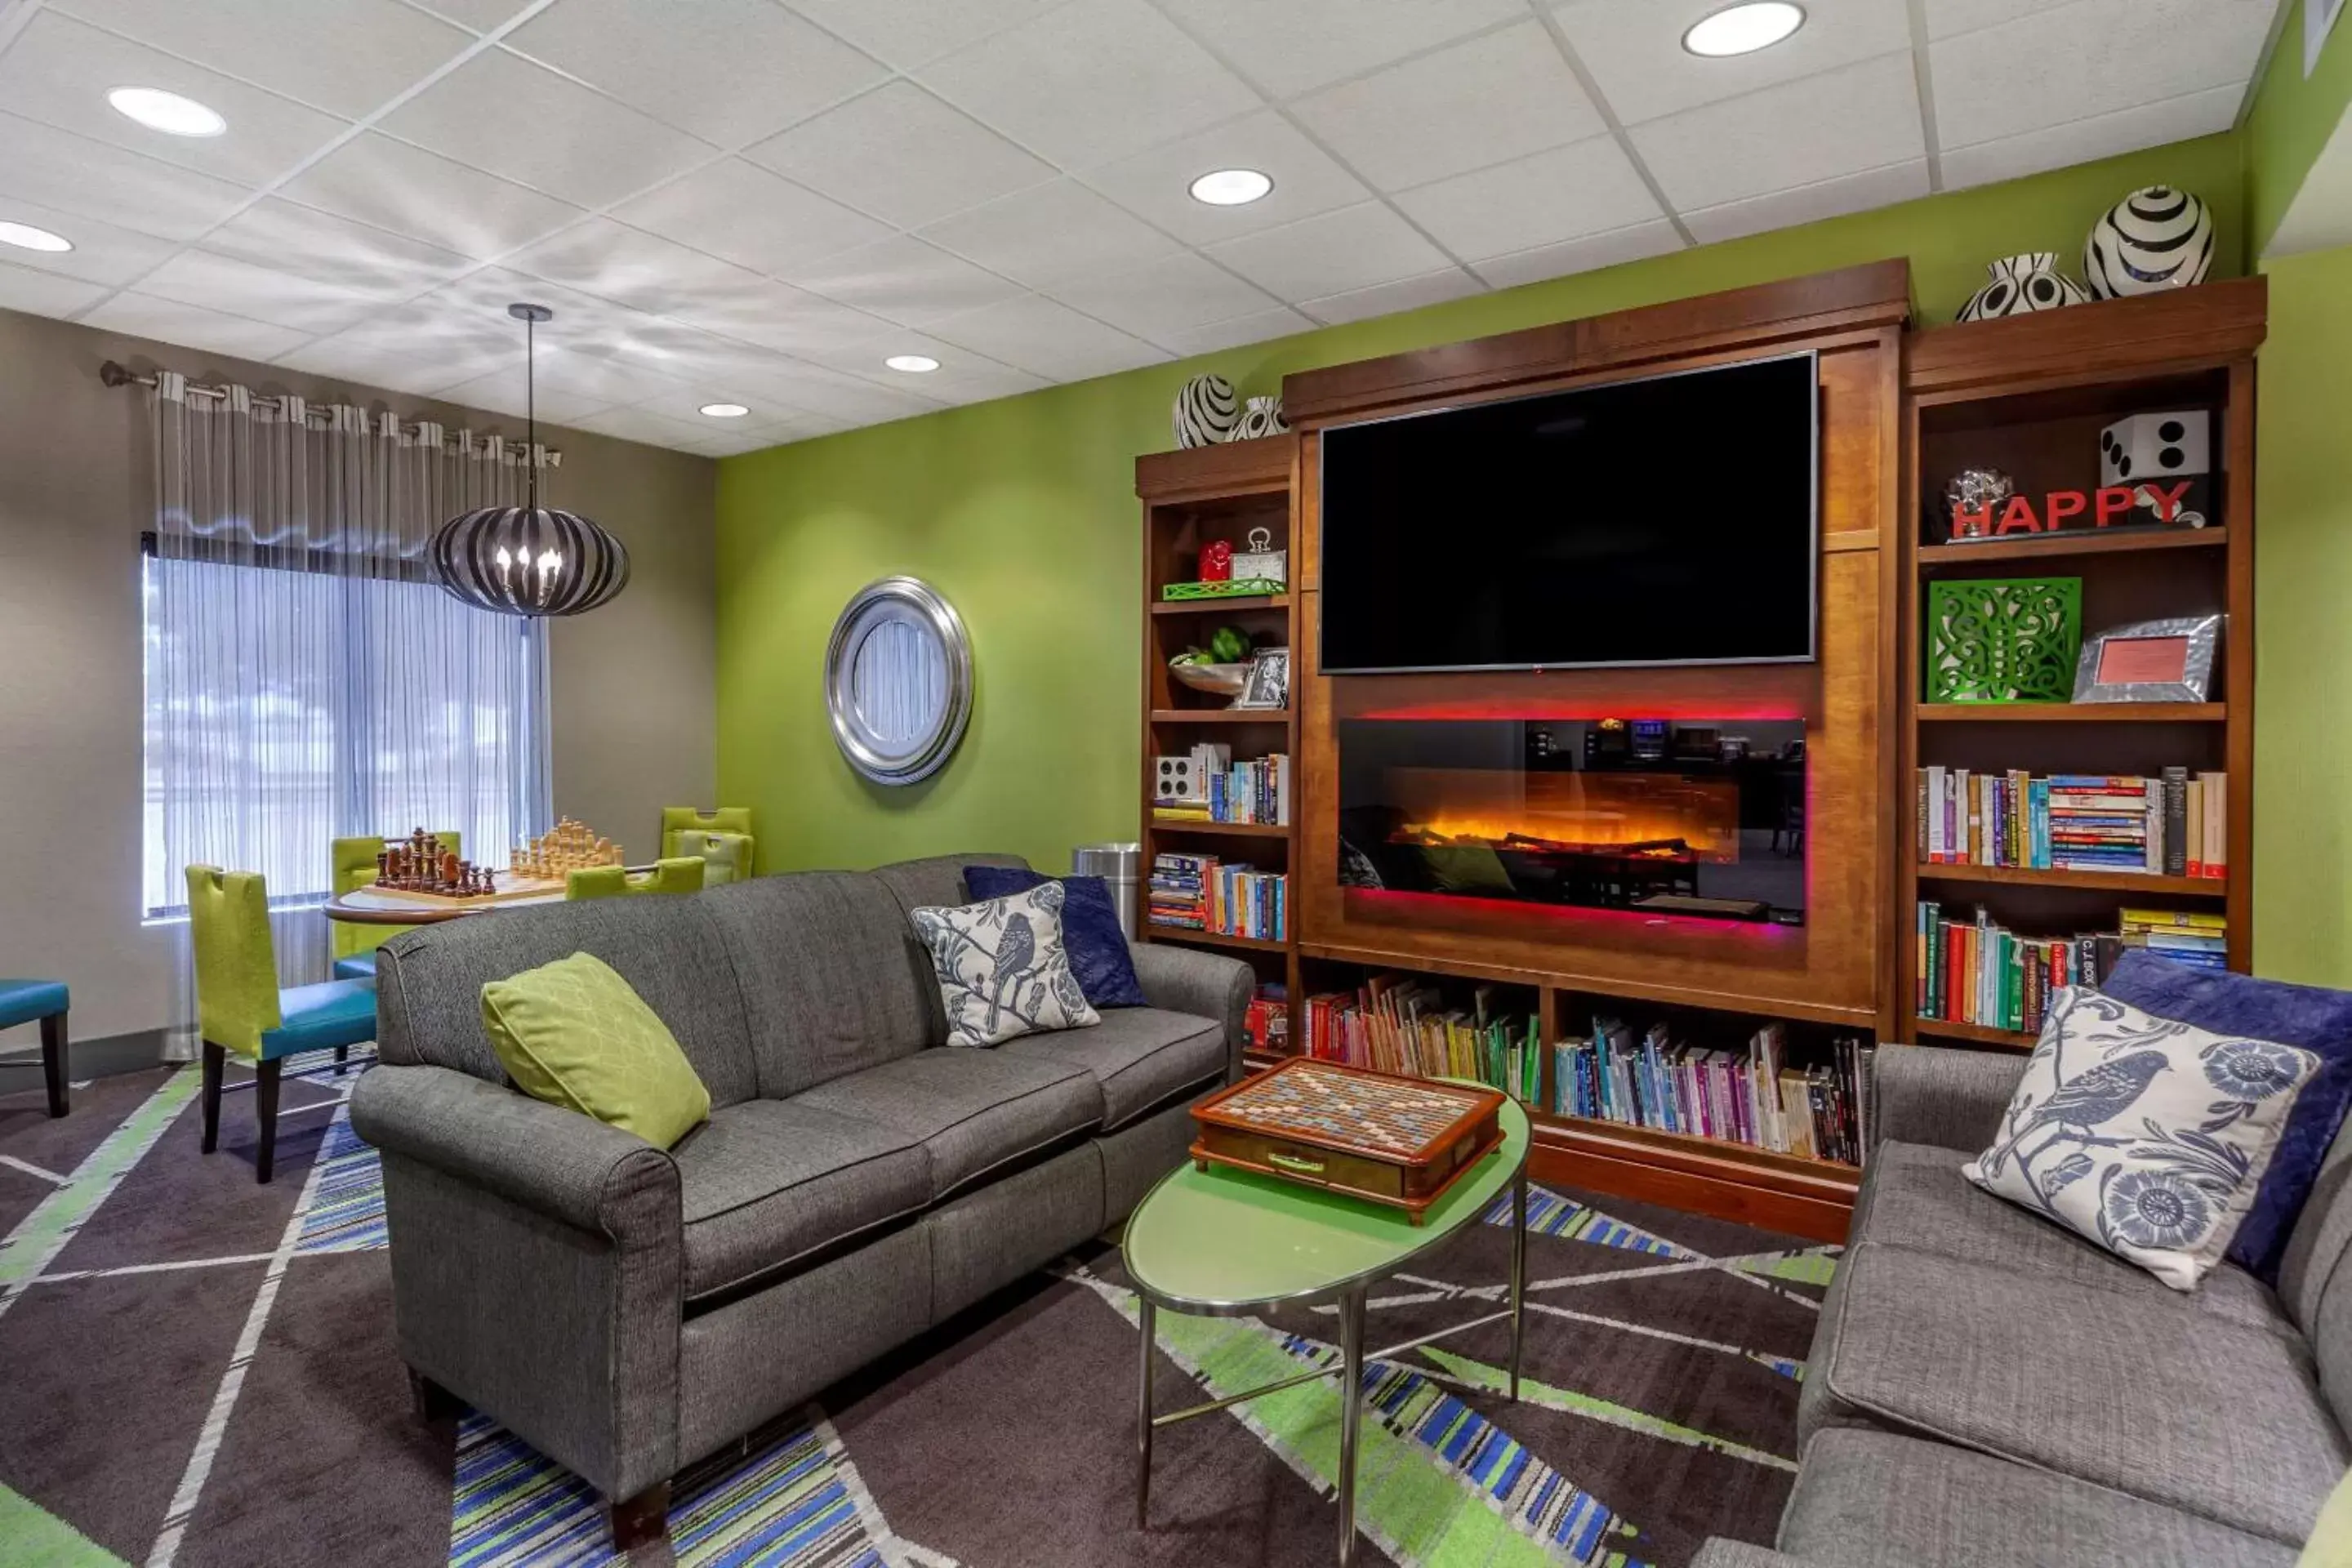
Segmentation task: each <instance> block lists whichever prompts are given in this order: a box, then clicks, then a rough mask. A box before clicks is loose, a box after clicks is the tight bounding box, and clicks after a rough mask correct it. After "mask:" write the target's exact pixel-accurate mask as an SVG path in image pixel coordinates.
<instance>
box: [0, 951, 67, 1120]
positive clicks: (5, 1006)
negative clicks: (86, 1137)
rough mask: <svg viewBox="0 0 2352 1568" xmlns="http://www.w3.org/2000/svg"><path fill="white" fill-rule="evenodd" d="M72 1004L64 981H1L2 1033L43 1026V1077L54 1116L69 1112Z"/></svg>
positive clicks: (0, 1023)
mask: <svg viewBox="0 0 2352 1568" xmlns="http://www.w3.org/2000/svg"><path fill="white" fill-rule="evenodd" d="M72 1000H73V998H72V997H71V996H70V995H69V994H68V993H67V991H66V983H65V982H64V981H62V980H0V1029H13V1028H15V1027H16V1026H17V1025H19V1024H32V1023H37V1024H39V1025H40V1026H41V1076H42V1077H44V1078H46V1079H48V1084H49V1114H50V1115H51V1116H63V1115H64V1114H65V1113H66V1109H67V1097H66V1009H67V1008H68V1006H69V1005H71V1003H72Z"/></svg>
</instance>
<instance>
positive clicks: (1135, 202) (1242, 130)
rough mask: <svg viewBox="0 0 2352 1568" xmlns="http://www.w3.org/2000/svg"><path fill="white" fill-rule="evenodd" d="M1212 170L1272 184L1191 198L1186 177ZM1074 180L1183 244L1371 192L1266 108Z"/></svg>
mask: <svg viewBox="0 0 2352 1568" xmlns="http://www.w3.org/2000/svg"><path fill="white" fill-rule="evenodd" d="M1219 169H1255V170H1257V171H1258V172H1259V173H1260V174H1265V175H1266V176H1267V177H1268V178H1270V179H1271V180H1273V181H1274V189H1273V190H1271V191H1269V192H1267V193H1266V194H1265V195H1264V196H1261V197H1259V198H1258V199H1257V200H1256V201H1254V202H1250V203H1248V204H1246V205H1242V206H1237V207H1218V206H1211V205H1209V204H1208V203H1206V202H1200V201H1194V200H1193V199H1192V182H1193V181H1194V180H1197V179H1199V178H1200V177H1201V176H1202V174H1211V173H1213V172H1214V171H1216V170H1219ZM1078 178H1080V179H1081V180H1083V181H1085V182H1086V183H1087V184H1089V185H1092V186H1093V187H1094V188H1095V189H1096V190H1097V191H1100V192H1101V193H1102V194H1103V195H1107V196H1108V197H1109V198H1110V199H1111V200H1113V201H1115V202H1117V203H1118V205H1121V206H1123V207H1125V208H1127V209H1128V211H1129V212H1131V213H1135V214H1137V215H1138V216H1142V217H1146V218H1149V219H1150V221H1151V222H1153V223H1154V224H1157V225H1158V226H1160V227H1161V228H1163V229H1165V230H1167V231H1168V232H1169V233H1170V234H1172V235H1174V236H1175V237H1177V238H1179V239H1181V240H1182V241H1184V243H1186V244H1187V245H1213V244H1215V243H1216V242H1217V241H1218V240H1221V239H1231V238H1232V237H1234V236H1235V235H1242V234H1252V233H1255V231H1257V230H1258V229H1262V228H1273V227H1275V226H1277V225H1280V224H1286V223H1295V222H1297V220H1298V219H1300V218H1303V217H1312V216H1315V215H1316V214H1317V213H1321V212H1329V211H1330V210H1331V209H1332V208H1334V207H1344V206H1350V205H1354V204H1355V203H1357V202H1360V201H1362V200H1364V199H1365V198H1366V197H1367V196H1369V195H1371V194H1372V193H1371V192H1370V190H1369V189H1367V188H1366V187H1365V185H1364V183H1363V182H1362V181H1360V180H1359V179H1357V178H1356V176H1355V175H1353V174H1349V173H1348V171H1347V170H1346V169H1345V168H1343V167H1341V166H1340V164H1339V162H1338V161H1337V160H1336V159H1334V158H1333V157H1332V156H1331V155H1330V154H1329V153H1326V152H1324V151H1323V149H1322V148H1320V147H1318V146H1317V145H1316V144H1315V143H1314V142H1313V141H1312V140H1311V139H1309V138H1308V137H1307V136H1305V135H1302V134H1301V133H1300V132H1299V131H1298V128H1297V126H1295V125H1293V124H1291V123H1290V121H1287V120H1285V119H1284V118H1283V117H1282V116H1281V115H1280V114H1277V113H1276V112H1275V111H1274V110H1271V109H1262V110H1258V111H1256V112H1255V113H1254V114H1245V115H1244V116H1242V117H1241V118H1240V119H1239V120H1229V121H1225V123H1223V125H1218V126H1213V127H1211V128H1210V129H1209V130H1206V131H1201V132H1194V133H1193V134H1192V135H1190V136H1185V137H1182V138H1180V139H1179V140H1177V141H1174V142H1168V143H1165V144H1164V145H1161V146H1159V147H1154V148H1151V149H1150V150H1149V151H1148V152H1143V153H1136V154H1135V155H1134V156H1132V157H1129V158H1123V159H1121V160H1119V161H1118V163H1109V164H1106V165H1104V166H1103V167H1101V168H1097V169H1089V170H1087V171H1086V172H1085V173H1083V174H1080V175H1079V176H1078Z"/></svg>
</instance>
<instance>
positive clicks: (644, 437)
mask: <svg viewBox="0 0 2352 1568" xmlns="http://www.w3.org/2000/svg"><path fill="white" fill-rule="evenodd" d="M713 424H716V421H713V420H705V421H703V424H702V425H690V424H688V423H687V422H686V421H685V420H683V419H673V418H670V417H669V416H667V415H664V414H656V413H654V412H653V411H652V410H650V409H646V408H607V409H606V410H604V412H603V413H602V414H591V415H589V416H587V417H586V418H584V419H578V420H574V421H573V422H572V428H574V429H577V430H585V431H588V432H589V433H590V434H592V435H596V436H612V437H617V438H619V439H620V440H624V441H636V442H640V443H642V444H644V445H645V446H648V447H667V448H668V449H669V450H671V451H674V452H683V451H688V450H690V449H692V448H693V447H698V446H699V445H701V444H703V443H705V442H707V441H709V440H711V439H712V438H713V436H712V432H711V431H709V430H708V429H705V428H704V427H703V426H704V425H713Z"/></svg>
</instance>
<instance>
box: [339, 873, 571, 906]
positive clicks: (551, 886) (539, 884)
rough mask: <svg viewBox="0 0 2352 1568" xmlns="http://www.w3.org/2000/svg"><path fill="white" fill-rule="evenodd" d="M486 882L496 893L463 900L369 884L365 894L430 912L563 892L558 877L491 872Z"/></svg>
mask: <svg viewBox="0 0 2352 1568" xmlns="http://www.w3.org/2000/svg"><path fill="white" fill-rule="evenodd" d="M490 880H491V882H492V883H493V884H494V885H495V886H496V887H497V889H498V891H496V892H494V893H477V894H474V895H473V896H472V897H470V898H463V899H459V898H453V897H451V896H450V895H449V894H447V893H425V892H418V891H415V890H414V889H408V888H383V887H377V886H375V885H374V884H373V883H371V884H369V887H368V891H369V892H371V893H373V894H374V895H375V896H376V897H378V898H383V899H399V900H403V901H404V902H407V903H413V904H422V905H424V906H425V908H427V909H434V910H478V909H484V908H488V907H489V906H492V905H496V904H506V903H513V902H515V901H516V900H521V899H545V898H560V897H562V893H563V879H562V878H561V877H557V878H554V879H549V878H545V877H518V876H516V875H514V873H512V872H511V871H496V872H493V873H491V876H490Z"/></svg>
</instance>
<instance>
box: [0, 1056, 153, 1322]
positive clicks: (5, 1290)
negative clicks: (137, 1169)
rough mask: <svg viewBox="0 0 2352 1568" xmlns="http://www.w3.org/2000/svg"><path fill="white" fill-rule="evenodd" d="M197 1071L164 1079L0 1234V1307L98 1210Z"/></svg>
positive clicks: (150, 1144)
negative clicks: (51, 1189) (4, 1234)
mask: <svg viewBox="0 0 2352 1568" xmlns="http://www.w3.org/2000/svg"><path fill="white" fill-rule="evenodd" d="M198 1076H199V1075H198V1074H197V1073H196V1072H195V1071H194V1069H193V1068H189V1069H184V1070H182V1071H180V1072H176V1073H173V1075H172V1076H171V1077H170V1078H168V1079H164V1080H163V1085H162V1086H161V1087H160V1088H158V1089H156V1090H155V1092H154V1093H153V1094H152V1095H149V1096H148V1097H147V1099H146V1100H145V1101H144V1102H143V1103H142V1104H141V1105H140V1107H139V1109H138V1110H134V1111H132V1112H131V1114H130V1115H129V1116H127V1117H125V1118H123V1121H122V1125H121V1126H120V1127H117V1128H116V1129H115V1130H114V1131H111V1132H110V1133H108V1134H107V1135H106V1137H105V1138H104V1139H103V1140H102V1141H100V1143H99V1145H98V1147H97V1148H95V1149H93V1150H91V1151H90V1152H89V1156H88V1157H87V1158H85V1159H84V1160H83V1161H82V1163H80V1164H79V1165H77V1166H75V1167H74V1169H73V1173H72V1174H71V1175H70V1176H68V1178H67V1179H66V1184H65V1185H64V1186H62V1187H59V1188H58V1190H57V1191H56V1192H54V1193H51V1194H49V1195H48V1196H47V1197H46V1198H43V1199H42V1200H41V1202H40V1204H39V1205H37V1207H35V1208H34V1210H33V1212H32V1213H31V1214H28V1215H26V1216H25V1217H24V1218H23V1219H22V1220H21V1221H19V1222H18V1223H17V1225H16V1228H15V1229H14V1230H12V1231H10V1232H9V1233H8V1236H7V1237H6V1239H5V1240H0V1311H5V1310H6V1309H7V1306H8V1303H9V1302H10V1301H11V1300H14V1299H15V1298H16V1295H17V1294H18V1293H19V1292H20V1291H21V1290H22V1289H23V1288H24V1287H25V1286H26V1285H27V1284H29V1283H31V1281H32V1280H33V1279H34V1278H35V1277H36V1276H37V1275H38V1274H39V1273H40V1272H41V1270H42V1269H44V1268H47V1267H48V1266H49V1262H50V1260H51V1259H52V1258H56V1257H57V1255H58V1253H59V1252H60V1251H62V1250H64V1248H65V1245H66V1243H67V1242H68V1241H71V1240H72V1239H73V1237H74V1233H75V1232H76V1231H78V1230H79V1229H80V1228H81V1226H82V1222H83V1221H85V1220H87V1219H88V1218H89V1216H90V1215H93V1214H95V1213H96V1212H98V1207H99V1205H100V1204H103V1203H104V1202H105V1201H106V1200H107V1198H108V1197H109V1196H110V1194H112V1193H113V1191H114V1189H115V1187H116V1186H117V1185H119V1184H121V1181H122V1178H123V1177H124V1176H126V1175H128V1174H129V1173H130V1172H131V1167H132V1166H134V1165H136V1164H138V1163H139V1162H140V1160H141V1158H142V1156H144V1155H145V1154H146V1152H147V1151H148V1150H149V1149H151V1148H152V1147H153V1146H154V1142H155V1140H156V1139H157V1138H159V1137H161V1136H163V1129H165V1128H166V1127H169V1126H170V1125H171V1124H172V1119H173V1117H175V1116H177V1115H179V1113H180V1109H181V1108H182V1107H183V1106H184V1105H186V1104H187V1102H188V1101H189V1100H191V1099H192V1098H194V1095H195V1092H196V1089H197V1087H198V1084H197V1079H198Z"/></svg>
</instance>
